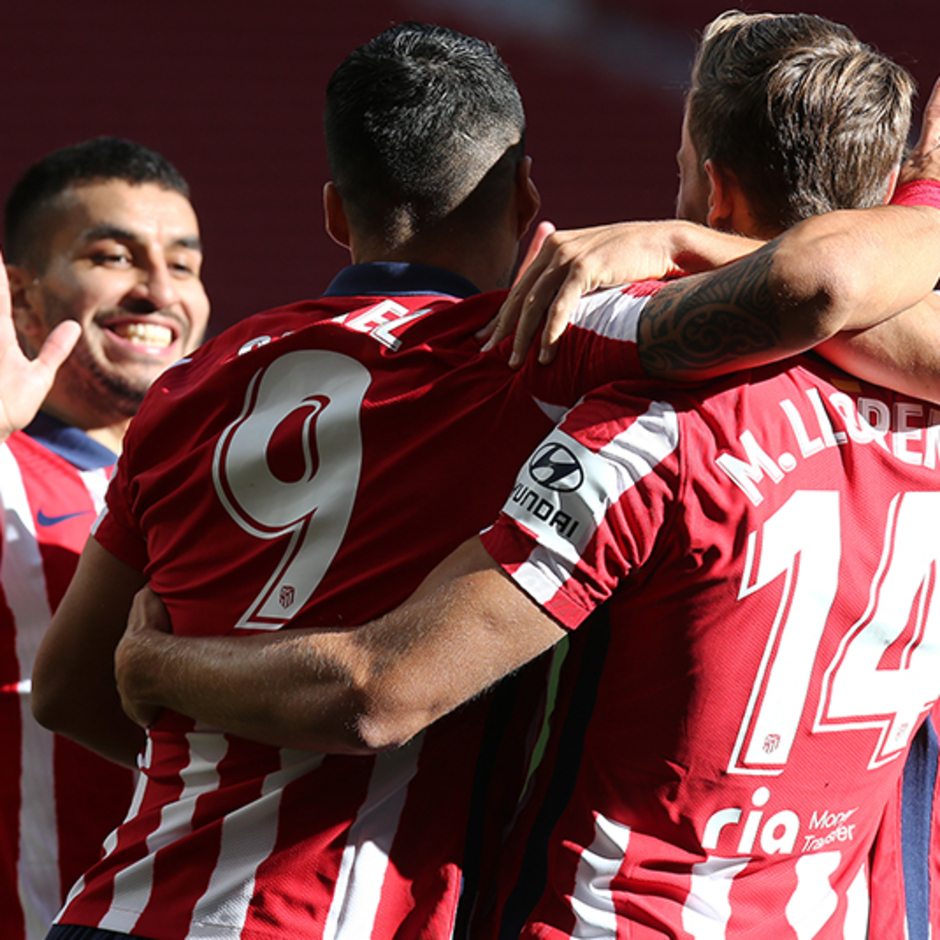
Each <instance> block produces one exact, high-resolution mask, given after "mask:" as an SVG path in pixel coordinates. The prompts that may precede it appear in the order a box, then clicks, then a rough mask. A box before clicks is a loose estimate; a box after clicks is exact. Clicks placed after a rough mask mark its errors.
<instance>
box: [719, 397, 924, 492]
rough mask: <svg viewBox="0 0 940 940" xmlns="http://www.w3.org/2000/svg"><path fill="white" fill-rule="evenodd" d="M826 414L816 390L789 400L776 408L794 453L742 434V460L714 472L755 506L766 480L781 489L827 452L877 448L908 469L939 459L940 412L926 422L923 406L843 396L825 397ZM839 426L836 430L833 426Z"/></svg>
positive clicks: (724, 458) (727, 460)
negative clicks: (775, 450) (803, 463)
mask: <svg viewBox="0 0 940 940" xmlns="http://www.w3.org/2000/svg"><path fill="white" fill-rule="evenodd" d="M828 402H829V405H830V406H831V409H832V410H831V411H830V410H827V408H826V405H825V403H824V402H823V399H822V396H821V395H820V393H819V390H818V389H815V388H811V389H808V390H807V392H806V399H805V401H800V402H794V401H792V400H790V399H789V398H785V399H783V400H782V401H781V402H779V405H780V408H781V410H782V411H783V413H784V415H785V416H786V419H787V423H788V425H789V427H790V429H791V430H792V431H793V437H794V443H795V444H796V451H797V453H794V452H793V451H789V450H785V451H783V452H782V453H780V454H776V455H775V454H770V453H768V452H767V449H766V448H765V447H763V446H762V445H761V444H759V443H758V441H757V440H756V438H755V437H754V434H753V433H752V432H751V431H747V430H746V431H744V432H743V433H742V434H741V436H740V438H739V443H740V445H741V449H742V450H743V451H744V457H743V458H742V457H740V456H737V455H735V454H732V453H727V452H726V453H723V454H719V455H718V457H716V458H715V462H716V464H717V465H718V467H719V468H720V469H721V470H722V471H723V472H724V473H725V474H726V475H727V477H728V478H729V479H730V480H731V482H732V483H734V485H735V486H737V487H738V488H739V489H740V490H741V491H742V492H743V493H744V494H745V495H746V496H747V498H748V499H749V500H750V501H751V503H752V504H753V505H755V506H759V505H760V504H761V503H762V502H763V500H764V496H763V493H762V492H761V489H760V487H759V485H758V484H761V483H763V482H764V481H765V478H769V480H770V481H771V482H772V483H780V482H781V480H783V479H784V477H785V475H786V474H787V473H790V472H792V471H793V470H795V469H796V467H797V466H798V464H799V460H800V459H802V460H807V459H811V458H812V457H813V456H815V455H816V454H819V453H822V452H823V451H825V450H827V449H828V448H830V447H841V446H843V445H845V444H847V443H848V442H849V440H852V441H854V442H855V443H856V444H876V445H877V446H879V447H881V448H882V449H883V450H885V451H886V452H888V453H890V454H892V455H893V456H894V457H896V458H897V459H898V460H901V461H903V462H904V463H907V464H911V465H912V466H916V467H919V466H925V467H928V468H930V469H933V468H934V467H936V466H937V462H938V461H937V457H938V453H940V411H938V410H937V409H935V408H931V409H930V411H929V414H928V415H927V418H926V422H925V417H924V406H923V405H921V404H918V403H917V402H896V403H895V405H894V409H893V412H892V409H891V408H889V407H888V405H887V404H886V403H885V402H883V401H879V400H878V399H876V398H865V397H861V398H859V399H858V400H857V401H856V400H855V399H853V398H851V397H850V396H849V395H846V394H845V393H844V392H834V393H832V394H831V395H830V396H829V399H828ZM834 421H838V422H839V423H840V425H841V426H839V427H837V426H836V425H835V424H834V423H833V422H834Z"/></svg>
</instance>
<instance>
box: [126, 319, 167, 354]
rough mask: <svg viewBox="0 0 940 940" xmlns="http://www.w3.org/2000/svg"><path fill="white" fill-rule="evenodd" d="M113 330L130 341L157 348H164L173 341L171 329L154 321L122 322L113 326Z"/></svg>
mask: <svg viewBox="0 0 940 940" xmlns="http://www.w3.org/2000/svg"><path fill="white" fill-rule="evenodd" d="M114 332H115V333H117V335H118V336H120V337H122V338H123V339H128V340H130V341H131V342H132V343H140V345H142V346H155V347H157V348H158V349H165V348H166V347H167V346H169V345H170V343H172V342H173V331H172V330H170V329H168V328H167V327H165V326H160V325H158V324H156V323H122V324H120V325H119V326H116V327H115V328H114Z"/></svg>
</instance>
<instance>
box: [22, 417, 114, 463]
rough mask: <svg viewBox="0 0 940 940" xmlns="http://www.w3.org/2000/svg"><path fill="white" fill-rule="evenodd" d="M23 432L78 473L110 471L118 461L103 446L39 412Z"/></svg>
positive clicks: (83, 433) (110, 451)
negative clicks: (82, 471) (104, 468)
mask: <svg viewBox="0 0 940 940" xmlns="http://www.w3.org/2000/svg"><path fill="white" fill-rule="evenodd" d="M23 432H24V433H25V434H28V435H29V436H30V437H31V438H32V439H33V440H34V441H39V443H40V444H42V445H43V446H44V447H46V448H48V449H49V450H51V451H52V452H53V453H54V454H57V455H58V456H59V457H61V458H62V459H63V460H67V461H68V462H69V463H70V464H71V465H72V466H73V467H76V468H77V469H79V470H98V469H100V468H101V467H113V466H114V464H115V462H116V461H117V454H115V453H114V452H113V451H112V450H110V449H109V448H107V447H105V446H104V444H99V443H98V442H97V441H96V440H93V439H92V438H90V437H89V436H88V435H87V434H86V433H85V432H84V431H80V430H79V429H78V428H73V427H71V426H70V425H68V424H63V423H62V422H61V421H59V420H58V418H53V417H52V416H51V415H47V414H44V413H43V412H41V411H40V412H39V414H38V415H36V417H35V418H33V420H32V421H31V422H30V423H29V424H28V425H27V426H26V427H25V428H23Z"/></svg>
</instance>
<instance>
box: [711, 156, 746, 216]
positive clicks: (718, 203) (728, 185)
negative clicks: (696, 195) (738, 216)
mask: <svg viewBox="0 0 940 940" xmlns="http://www.w3.org/2000/svg"><path fill="white" fill-rule="evenodd" d="M705 176H706V177H707V179H708V214H707V216H706V219H705V221H706V223H707V224H708V227H709V228H713V229H717V230H718V231H722V232H729V231H733V223H732V220H733V218H734V216H735V209H736V206H735V203H736V199H737V196H738V195H739V194H740V190H739V189H738V186H737V179H736V178H735V176H734V174H733V173H731V172H730V171H728V170H725V169H724V168H723V167H720V166H719V165H718V164H717V163H715V161H714V160H711V159H708V160H706V161H705Z"/></svg>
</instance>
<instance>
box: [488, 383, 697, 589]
mask: <svg viewBox="0 0 940 940" xmlns="http://www.w3.org/2000/svg"><path fill="white" fill-rule="evenodd" d="M678 444H679V419H678V417H677V416H676V413H675V411H674V409H673V408H672V406H671V405H669V404H668V403H666V402H652V403H651V404H650V406H649V409H648V410H647V411H646V413H645V414H643V415H641V416H639V417H638V418H637V419H636V420H635V421H633V422H632V423H631V424H630V426H629V427H627V428H626V429H625V430H623V431H621V432H620V433H619V434H617V435H615V436H614V437H613V438H612V439H611V440H610V441H609V443H607V444H606V445H605V446H604V447H603V448H601V449H600V450H599V451H597V452H594V451H592V450H590V449H588V448H587V447H585V446H584V445H583V444H581V443H579V442H578V441H576V440H575V439H574V438H573V437H570V436H569V435H568V434H566V433H565V432H564V431H560V430H558V429H556V430H555V431H553V432H552V433H551V434H550V435H549V436H548V437H547V438H545V440H544V442H543V443H542V444H541V445H540V446H539V448H538V449H537V450H536V451H535V455H534V456H533V458H532V459H531V460H530V461H529V462H528V463H527V464H526V465H525V466H524V467H523V468H522V470H520V471H519V475H518V476H517V477H516V486H515V487H514V489H513V493H512V495H511V496H510V498H509V499H508V500H507V501H506V504H505V505H504V506H503V512H504V513H506V515H508V516H511V517H512V518H514V519H516V520H517V521H519V522H520V523H521V524H522V525H523V526H525V527H526V529H528V530H529V531H530V532H531V533H532V534H533V535H534V537H535V538H536V539H538V544H537V545H536V546H535V547H534V548H533V550H532V553H531V554H530V556H529V558H528V559H527V560H526V562H525V563H524V564H523V565H522V566H520V568H519V569H517V570H516V571H515V572H513V578H514V580H515V581H516V582H517V583H518V584H519V586H520V587H521V588H522V589H523V590H525V591H526V592H527V593H528V594H530V595H531V596H532V597H533V598H534V599H535V600H536V601H537V602H538V603H547V602H548V601H549V600H550V599H551V598H552V597H554V596H555V594H556V592H557V590H558V586H559V585H560V584H564V583H565V582H566V581H567V580H568V579H569V578H570V577H571V574H572V572H573V571H574V569H575V566H576V565H577V563H578V560H579V559H580V557H581V556H582V554H583V553H584V550H585V548H586V547H587V545H588V543H589V542H590V540H591V539H592V538H593V536H594V533H595V532H596V531H597V529H598V527H599V526H600V525H601V524H602V523H603V520H604V517H605V516H606V514H607V511H608V509H609V508H610V506H611V505H612V504H613V503H616V502H617V500H619V499H620V498H621V497H622V496H623V494H624V493H626V492H627V491H628V490H630V489H631V488H632V487H634V486H635V485H636V484H637V483H638V482H639V481H640V480H642V479H643V477H645V476H646V475H647V474H649V473H652V472H653V470H654V469H655V468H656V466H657V465H658V464H659V463H660V462H661V461H662V460H664V459H665V458H666V457H668V456H669V454H671V453H672V452H673V451H674V450H675V449H676V447H677V446H678ZM553 447H556V448H558V450H559V451H562V452H564V451H566V452H567V453H568V455H569V459H570V458H573V461H574V463H572V464H567V465H566V466H567V467H571V468H572V470H571V473H570V477H574V476H576V475H577V474H578V473H581V474H583V482H581V484H580V485H579V486H577V487H576V488H575V489H561V488H558V487H559V483H558V482H556V481H552V480H551V479H548V480H547V481H546V480H545V475H544V474H543V475H542V479H539V477H538V476H536V475H535V474H536V473H539V472H540V471H545V472H546V473H547V472H549V471H551V469H552V467H551V465H550V463H549V462H545V461H542V462H541V465H540V457H541V455H543V454H546V453H547V452H548V451H550V449H551V448H553ZM551 459H554V458H551ZM575 465H577V467H575ZM558 466H560V467H561V466H562V465H561V463H560V461H559V462H558ZM564 469H565V467H562V470H564ZM559 472H561V471H559ZM553 483H554V488H553Z"/></svg>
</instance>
